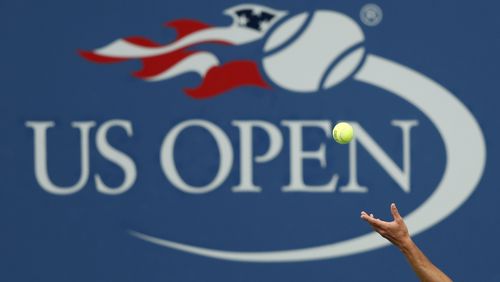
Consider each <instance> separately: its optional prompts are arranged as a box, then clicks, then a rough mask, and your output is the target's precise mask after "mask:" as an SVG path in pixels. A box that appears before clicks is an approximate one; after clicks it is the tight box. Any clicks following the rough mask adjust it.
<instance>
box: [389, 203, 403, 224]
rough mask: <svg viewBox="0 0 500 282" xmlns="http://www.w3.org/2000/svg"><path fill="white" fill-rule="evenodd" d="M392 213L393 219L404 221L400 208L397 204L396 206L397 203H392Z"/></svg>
mask: <svg viewBox="0 0 500 282" xmlns="http://www.w3.org/2000/svg"><path fill="white" fill-rule="evenodd" d="M391 213H392V217H393V218H394V219H395V220H400V219H402V217H401V215H400V214H399V211H398V208H397V207H396V204H395V203H392V204H391Z"/></svg>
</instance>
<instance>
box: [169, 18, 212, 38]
mask: <svg viewBox="0 0 500 282" xmlns="http://www.w3.org/2000/svg"><path fill="white" fill-rule="evenodd" d="M165 26H167V27H171V28H174V29H175V31H176V32H177V38H176V40H177V39H179V38H182V37H184V36H186V35H189V34H191V33H193V32H196V31H200V30H203V29H206V28H210V27H212V26H211V25H209V24H206V23H204V22H200V21H197V20H190V19H181V20H175V21H171V22H167V23H165Z"/></svg>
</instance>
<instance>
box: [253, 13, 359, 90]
mask: <svg viewBox="0 0 500 282" xmlns="http://www.w3.org/2000/svg"><path fill="white" fill-rule="evenodd" d="M307 18H308V14H307V13H301V14H298V15H296V16H293V17H292V18H290V19H289V20H287V21H285V22H284V23H283V24H282V25H281V26H279V27H278V28H277V29H276V30H275V31H274V32H273V33H272V34H271V36H270V37H269V39H268V40H267V42H266V44H265V46H264V51H265V52H271V54H269V55H267V56H266V57H265V58H264V60H263V66H264V70H265V72H266V74H267V75H268V77H269V78H270V79H271V80H272V81H273V82H274V83H276V84H277V85H278V86H280V87H282V88H284V89H287V90H290V91H295V92H316V91H318V90H319V89H321V88H323V89H327V88H330V87H333V86H334V85H336V84H338V83H340V82H341V81H342V80H344V79H346V78H347V77H348V76H349V75H351V74H352V72H353V71H354V70H355V69H356V68H357V67H358V65H359V64H360V63H361V61H362V60H363V56H364V53H365V49H364V48H363V47H362V46H361V45H360V44H361V43H362V42H363V41H364V35H363V31H362V30H361V28H360V27H359V25H358V24H357V23H356V22H355V21H353V20H352V19H351V18H350V17H348V16H346V15H344V14H341V13H338V12H334V11H326V10H320V11H316V12H314V14H313V15H312V18H311V20H310V21H309V22H308V24H307V26H306V27H305V29H304V30H303V31H302V32H301V33H300V34H297V33H298V32H299V30H301V27H302V26H303V25H304V24H306V21H307ZM294 36H295V37H296V38H293V37H294ZM356 46H357V48H355V47H356Z"/></svg>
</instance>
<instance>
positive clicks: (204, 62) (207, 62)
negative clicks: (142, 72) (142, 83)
mask: <svg viewBox="0 0 500 282" xmlns="http://www.w3.org/2000/svg"><path fill="white" fill-rule="evenodd" d="M218 65H219V60H218V59H217V57H216V56H215V55H213V54H212V53H209V52H200V53H195V54H193V55H191V56H188V57H186V58H184V59H183V60H181V61H180V62H178V63H177V64H176V65H175V66H173V67H171V68H169V69H167V70H165V71H164V72H162V73H160V74H158V75H156V76H153V77H148V78H145V80H147V81H160V80H165V79H169V78H172V77H175V76H178V75H181V74H183V73H187V72H196V73H198V74H199V75H200V76H201V77H204V76H205V74H206V73H207V71H208V70H209V69H211V68H212V67H214V66H218Z"/></svg>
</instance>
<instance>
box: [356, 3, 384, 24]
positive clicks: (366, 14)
mask: <svg viewBox="0 0 500 282" xmlns="http://www.w3.org/2000/svg"><path fill="white" fill-rule="evenodd" d="M359 17H360V18H361V21H362V22H363V23H364V24H365V25H367V26H377V25H378V24H379V23H380V22H381V21H382V17H383V13H382V9H380V7H379V6H378V5H376V4H371V3H370V4H366V5H364V6H363V7H362V8H361V11H360V12H359Z"/></svg>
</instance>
